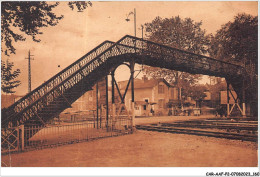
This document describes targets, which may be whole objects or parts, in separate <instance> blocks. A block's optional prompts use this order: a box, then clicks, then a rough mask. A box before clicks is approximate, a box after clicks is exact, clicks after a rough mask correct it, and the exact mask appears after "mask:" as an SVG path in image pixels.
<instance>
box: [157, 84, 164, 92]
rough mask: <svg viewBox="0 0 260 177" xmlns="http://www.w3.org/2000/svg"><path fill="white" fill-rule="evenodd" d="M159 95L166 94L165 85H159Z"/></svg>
mask: <svg viewBox="0 0 260 177" xmlns="http://www.w3.org/2000/svg"><path fill="white" fill-rule="evenodd" d="M158 93H164V85H158Z"/></svg>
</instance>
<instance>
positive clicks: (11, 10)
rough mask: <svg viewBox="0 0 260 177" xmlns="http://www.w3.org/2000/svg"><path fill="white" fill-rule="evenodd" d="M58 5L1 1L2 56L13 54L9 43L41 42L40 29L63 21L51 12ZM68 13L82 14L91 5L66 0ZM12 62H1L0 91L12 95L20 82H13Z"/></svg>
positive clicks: (14, 74)
mask: <svg viewBox="0 0 260 177" xmlns="http://www.w3.org/2000/svg"><path fill="white" fill-rule="evenodd" d="M58 5H59V2H55V3H53V2H45V1H3V2H1V29H2V31H1V43H2V46H1V51H2V52H4V54H5V55H6V56H9V55H10V54H15V50H16V49H15V48H14V46H13V42H17V41H25V40H26V37H25V36H24V34H25V35H27V36H30V37H32V40H33V41H35V42H40V41H41V40H40V39H39V38H37V35H39V34H43V33H42V32H41V31H40V29H41V28H43V27H48V26H55V25H57V24H58V23H59V21H60V20H61V19H62V18H63V15H61V16H57V15H56V14H55V13H54V12H53V9H54V8H55V7H57V6H58ZM68 6H69V8H71V10H74V9H77V10H78V11H83V10H84V9H86V8H87V7H88V6H92V3H91V2H89V1H88V2H85V1H70V2H68ZM21 33H22V34H21ZM13 65H14V64H13V63H12V62H8V60H7V62H6V64H5V63H4V62H2V61H1V68H2V73H1V76H2V78H1V79H2V80H1V83H2V87H1V89H2V91H3V92H5V93H14V91H12V90H13V89H14V88H15V87H18V86H19V85H20V81H18V80H16V81H15V80H14V79H15V78H16V77H18V75H19V74H20V70H19V69H17V70H15V71H13V73H12V67H13Z"/></svg>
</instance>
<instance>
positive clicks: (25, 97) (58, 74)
mask: <svg viewBox="0 0 260 177" xmlns="http://www.w3.org/2000/svg"><path fill="white" fill-rule="evenodd" d="M113 43H114V42H112V41H108V40H106V41H104V42H102V43H101V44H100V45H98V46H97V47H95V48H94V49H92V50H91V51H90V52H88V53H87V54H85V55H84V56H82V57H81V58H79V59H78V60H76V61H75V62H73V63H72V64H70V65H69V66H67V67H66V68H64V69H63V70H62V71H60V72H58V73H57V74H56V75H54V76H53V77H51V78H50V79H48V80H47V81H46V82H44V83H43V84H41V85H40V86H38V87H37V88H35V89H33V90H32V91H31V92H30V93H28V94H26V95H25V96H23V97H22V98H20V99H19V100H17V101H16V102H15V103H14V104H13V105H11V106H9V107H8V108H6V110H8V109H10V108H12V107H15V106H16V105H17V104H19V103H20V102H21V101H22V100H25V99H27V98H28V97H29V96H31V95H32V94H33V93H35V92H37V91H38V90H40V89H41V88H42V87H44V86H46V85H47V84H48V83H50V82H51V81H53V80H54V79H56V78H57V77H59V76H60V75H61V74H63V73H65V72H66V71H67V70H69V69H70V68H71V67H72V66H74V65H76V64H78V63H79V62H80V61H82V60H83V59H84V58H86V57H87V56H88V55H90V54H91V53H93V52H94V51H95V50H97V49H98V48H100V47H101V46H103V45H105V44H113Z"/></svg>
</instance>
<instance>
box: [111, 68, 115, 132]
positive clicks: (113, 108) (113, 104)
mask: <svg viewBox="0 0 260 177" xmlns="http://www.w3.org/2000/svg"><path fill="white" fill-rule="evenodd" d="M111 77H112V79H111V80H112V81H111V85H112V94H111V95H112V98H111V100H112V130H113V129H114V128H115V123H116V115H115V111H116V107H115V71H112V72H111Z"/></svg>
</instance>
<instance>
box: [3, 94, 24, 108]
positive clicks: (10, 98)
mask: <svg viewBox="0 0 260 177" xmlns="http://www.w3.org/2000/svg"><path fill="white" fill-rule="evenodd" d="M22 97H23V96H19V95H14V94H10V95H6V94H1V109H3V108H7V107H9V106H11V105H12V104H14V103H15V102H16V101H17V100H19V99H20V98H22Z"/></svg>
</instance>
